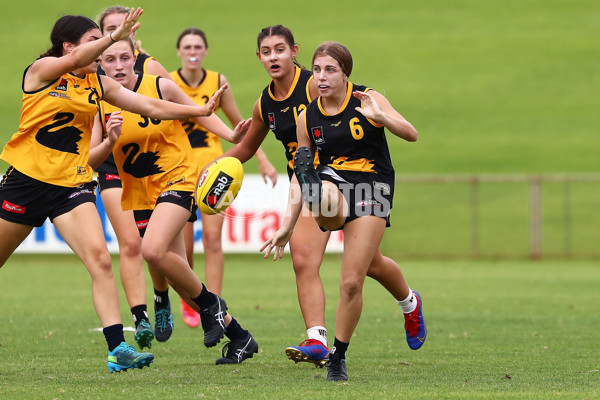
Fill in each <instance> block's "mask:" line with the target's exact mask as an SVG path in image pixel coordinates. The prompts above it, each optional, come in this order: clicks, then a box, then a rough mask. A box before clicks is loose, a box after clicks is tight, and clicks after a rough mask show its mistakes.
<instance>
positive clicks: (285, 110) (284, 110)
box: [281, 107, 290, 113]
mask: <svg viewBox="0 0 600 400" xmlns="http://www.w3.org/2000/svg"><path fill="white" fill-rule="evenodd" d="M289 109H290V108H289V107H286V108H284V109H282V110H281V112H282V113H285V112H288V110H289Z"/></svg>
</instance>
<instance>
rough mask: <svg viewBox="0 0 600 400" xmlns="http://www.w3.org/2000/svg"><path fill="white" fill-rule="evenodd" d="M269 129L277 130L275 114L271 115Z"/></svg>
mask: <svg viewBox="0 0 600 400" xmlns="http://www.w3.org/2000/svg"><path fill="white" fill-rule="evenodd" d="M268 117H269V129H271V130H272V129H275V113H269V114H268Z"/></svg>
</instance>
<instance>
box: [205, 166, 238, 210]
mask: <svg viewBox="0 0 600 400" xmlns="http://www.w3.org/2000/svg"><path fill="white" fill-rule="evenodd" d="M232 183H233V177H231V176H229V175H227V174H226V173H225V172H223V171H221V172H219V175H218V176H217V179H215V181H214V182H213V185H212V186H211V188H210V189H209V190H208V193H207V194H206V196H205V197H204V199H202V202H203V203H204V204H206V205H207V206H209V207H211V208H215V207H216V206H217V205H218V204H219V202H220V201H221V198H222V197H223V195H224V194H225V193H227V190H228V189H229V186H231V184H232Z"/></svg>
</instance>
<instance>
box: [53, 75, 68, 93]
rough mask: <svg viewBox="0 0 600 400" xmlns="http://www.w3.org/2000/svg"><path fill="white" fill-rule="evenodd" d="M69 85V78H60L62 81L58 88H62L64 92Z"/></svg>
mask: <svg viewBox="0 0 600 400" xmlns="http://www.w3.org/2000/svg"><path fill="white" fill-rule="evenodd" d="M68 85H69V82H67V80H66V79H65V78H62V79H61V80H60V83H59V84H58V86H57V87H56V90H62V91H63V92H66V91H67V86H68Z"/></svg>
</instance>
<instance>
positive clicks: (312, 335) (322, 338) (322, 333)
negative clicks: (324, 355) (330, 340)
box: [306, 326, 327, 347]
mask: <svg viewBox="0 0 600 400" xmlns="http://www.w3.org/2000/svg"><path fill="white" fill-rule="evenodd" d="M306 333H307V334H308V338H309V339H316V340H318V341H319V342H321V343H323V346H325V347H327V329H325V327H324V326H313V327H311V328H308V329H307V330H306Z"/></svg>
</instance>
